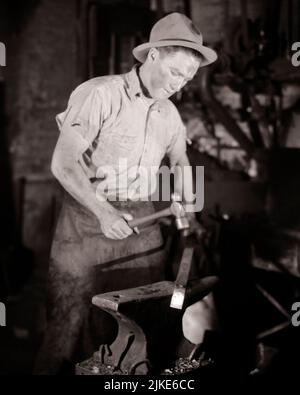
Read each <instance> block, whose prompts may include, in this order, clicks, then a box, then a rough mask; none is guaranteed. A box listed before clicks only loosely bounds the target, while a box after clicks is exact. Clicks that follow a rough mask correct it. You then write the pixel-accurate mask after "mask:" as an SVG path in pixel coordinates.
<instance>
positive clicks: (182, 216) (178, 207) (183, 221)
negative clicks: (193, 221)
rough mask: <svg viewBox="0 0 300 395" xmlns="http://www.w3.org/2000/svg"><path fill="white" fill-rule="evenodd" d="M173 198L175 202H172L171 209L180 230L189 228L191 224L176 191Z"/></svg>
mask: <svg viewBox="0 0 300 395" xmlns="http://www.w3.org/2000/svg"><path fill="white" fill-rule="evenodd" d="M171 198H172V201H173V202H172V204H171V207H170V209H171V212H172V214H173V215H174V216H175V223H176V227H177V229H178V230H182V229H188V228H189V227H190V226H189V221H188V218H187V215H186V212H185V209H184V206H183V204H182V203H181V202H180V201H178V195H177V194H175V193H174V194H172V196H171Z"/></svg>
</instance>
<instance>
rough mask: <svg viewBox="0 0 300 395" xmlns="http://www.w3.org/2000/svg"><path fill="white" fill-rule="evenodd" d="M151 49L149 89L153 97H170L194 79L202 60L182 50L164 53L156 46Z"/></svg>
mask: <svg viewBox="0 0 300 395" xmlns="http://www.w3.org/2000/svg"><path fill="white" fill-rule="evenodd" d="M151 51H152V54H151V53H150V56H151V55H152V63H151V68H150V77H149V80H148V86H147V89H148V92H149V94H150V96H151V97H152V98H153V99H160V100H162V99H168V98H169V97H170V96H172V95H173V94H174V93H176V92H179V91H180V90H181V89H182V88H183V87H184V86H185V84H186V83H187V82H188V81H190V80H191V79H193V77H194V75H195V74H196V72H197V70H198V68H199V66H200V61H199V60H198V59H196V58H195V57H194V56H193V55H192V54H188V53H185V52H180V51H179V52H175V53H170V54H163V53H159V51H158V50H157V49H156V48H152V49H151Z"/></svg>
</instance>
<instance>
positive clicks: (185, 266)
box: [170, 247, 194, 310]
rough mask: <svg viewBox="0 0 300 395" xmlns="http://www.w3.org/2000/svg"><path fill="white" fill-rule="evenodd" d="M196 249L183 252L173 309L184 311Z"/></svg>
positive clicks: (190, 248) (173, 297) (173, 296)
mask: <svg viewBox="0 0 300 395" xmlns="http://www.w3.org/2000/svg"><path fill="white" fill-rule="evenodd" d="M193 253H194V248H192V247H187V248H185V249H184V250H183V254H182V258H181V262H180V266H179V270H178V274H177V278H176V281H175V287H174V290H173V295H172V299H171V303H170V307H172V308H173V309H179V310H181V309H182V306H183V302H184V299H185V293H186V286H187V283H188V279H189V274H190V270H191V265H192V260H193Z"/></svg>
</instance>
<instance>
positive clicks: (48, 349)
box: [36, 13, 217, 374]
mask: <svg viewBox="0 0 300 395" xmlns="http://www.w3.org/2000/svg"><path fill="white" fill-rule="evenodd" d="M133 55H134V56H135V58H136V59H137V60H138V61H139V62H140V63H141V64H140V65H138V66H135V67H134V68H133V70H131V71H130V72H129V73H127V74H124V75H117V76H106V77H98V78H93V79H91V80H89V81H87V82H85V83H83V84H81V85H80V86H79V87H77V88H76V89H75V91H74V92H73V93H72V95H71V97H70V100H69V103H68V107H67V109H66V111H65V112H63V113H62V114H59V115H58V116H57V121H58V125H59V129H60V136H59V139H58V142H57V146H56V148H55V151H54V155H53V160H52V171H53V174H54V175H55V177H56V178H57V179H58V180H59V182H60V183H61V184H62V186H63V187H64V189H65V190H66V197H65V200H64V203H63V207H62V211H61V213H60V217H59V220H58V224H57V228H56V232H55V236H54V240H53V244H52V250H51V262H50V274H49V278H50V296H51V303H52V310H51V311H52V315H51V317H50V320H49V325H48V326H49V327H48V331H47V334H46V336H45V341H44V344H43V346H42V349H41V351H40V353H39V355H38V358H37V362H36V373H48V374H49V373H56V372H57V371H58V369H59V368H60V366H61V363H62V362H63V360H70V359H71V358H72V357H73V356H74V350H75V345H76V342H77V340H78V338H79V337H80V335H81V330H82V328H83V326H84V325H86V323H87V322H89V321H88V319H87V318H88V312H89V306H90V301H91V297H92V296H93V295H94V294H96V293H103V292H107V291H112V290H118V289H122V288H123V289H124V288H130V287H133V286H139V285H143V284H147V283H152V282H156V281H160V280H162V279H163V278H164V268H163V259H164V254H163V245H162V238H161V235H160V230H159V227H158V225H155V224H154V225H153V224H151V225H149V226H145V227H144V228H143V229H142V228H141V229H139V230H138V229H135V232H134V230H133V229H132V228H131V227H130V226H129V224H128V222H127V221H128V220H130V219H132V218H133V217H142V216H144V215H147V214H150V213H152V212H153V206H152V203H151V202H150V196H149V195H151V192H152V191H151V190H150V189H151V188H150V189H147V187H148V184H149V178H148V177H146V175H147V172H148V170H150V172H151V171H152V170H153V168H154V169H155V171H156V172H157V171H158V168H159V165H160V163H161V160H162V159H163V157H164V156H165V154H167V155H168V157H169V159H170V165H171V166H172V167H179V168H183V167H187V166H189V161H188V158H187V156H186V142H185V140H186V135H185V128H184V125H183V124H182V121H181V119H180V116H179V114H178V112H177V110H176V108H175V107H174V105H173V104H172V103H171V102H170V101H169V100H168V99H169V97H170V96H172V95H173V94H174V93H175V92H178V91H179V90H180V89H182V88H183V86H184V85H185V84H186V83H187V82H188V81H190V80H191V79H192V78H193V77H194V75H195V74H196V72H197V70H198V68H199V67H202V66H205V65H207V64H209V63H212V62H213V61H215V60H216V58H217V56H216V53H215V52H214V51H213V50H211V49H209V48H207V47H205V46H203V44H202V35H201V34H200V33H199V32H198V31H197V29H196V28H195V27H194V25H193V24H192V22H191V21H190V19H188V18H187V17H186V16H184V15H182V14H179V13H173V14H170V15H168V16H166V17H164V18H163V19H161V20H160V21H158V22H157V23H156V24H155V25H154V27H153V29H152V31H151V36H150V41H149V42H148V43H146V44H142V45H139V46H138V47H136V48H135V49H134V50H133ZM120 163H121V165H120ZM128 169H129V170H130V169H134V171H128ZM145 170H146V174H145ZM155 171H154V173H155ZM179 173H180V172H179ZM175 174H176V173H175ZM112 175H113V176H112ZM150 178H151V177H150ZM116 181H117V182H116ZM175 189H176V190H177V191H178V192H179V193H180V195H182V193H181V192H182V190H183V196H184V198H185V200H186V201H189V202H192V201H193V198H194V197H193V191H192V176H191V172H190V170H189V172H188V173H187V175H186V176H185V177H184V178H183V179H181V178H180V177H178V176H177V178H176V180H175ZM145 191H146V192H145ZM147 195H148V201H145V200H146V199H145V197H146V198H147ZM139 232H140V233H139ZM137 233H139V234H137ZM106 322H107V320H103V322H102V323H101V325H100V328H101V335H102V337H103V339H105V340H103V341H105V342H107V337H110V336H111V337H112V333H111V330H112V329H111V326H109V325H106Z"/></svg>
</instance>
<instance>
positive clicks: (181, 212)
mask: <svg viewBox="0 0 300 395" xmlns="http://www.w3.org/2000/svg"><path fill="white" fill-rule="evenodd" d="M171 199H172V203H171V205H170V207H168V208H165V209H164V210H160V211H158V212H156V213H154V214H150V215H146V216H145V217H141V218H136V219H133V220H130V221H127V223H128V225H129V226H130V227H131V228H135V227H136V226H139V225H143V224H145V223H147V222H151V221H154V220H155V219H159V218H163V217H167V216H170V215H174V216H175V223H176V227H177V229H178V230H183V229H188V228H189V222H188V219H187V217H186V214H185V209H184V206H183V205H182V203H180V202H179V198H178V195H177V194H175V193H174V194H172V196H171Z"/></svg>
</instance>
